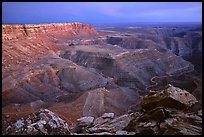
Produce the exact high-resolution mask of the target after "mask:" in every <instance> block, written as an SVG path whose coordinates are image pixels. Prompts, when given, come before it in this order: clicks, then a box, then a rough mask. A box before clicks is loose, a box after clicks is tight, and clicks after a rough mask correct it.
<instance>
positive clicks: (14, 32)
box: [2, 23, 96, 40]
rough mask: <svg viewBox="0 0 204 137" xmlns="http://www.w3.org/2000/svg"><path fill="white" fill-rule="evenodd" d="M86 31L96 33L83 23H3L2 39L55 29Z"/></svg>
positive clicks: (17, 37) (29, 35)
mask: <svg viewBox="0 0 204 137" xmlns="http://www.w3.org/2000/svg"><path fill="white" fill-rule="evenodd" d="M71 30H74V31H75V32H79V31H86V32H87V33H96V31H95V30H94V28H93V27H91V26H88V25H84V24H81V23H63V24H62V23H58V24H16V25H2V39H3V40H13V39H20V38H25V37H36V36H38V35H39V34H43V33H47V32H55V31H61V32H62V31H71Z"/></svg>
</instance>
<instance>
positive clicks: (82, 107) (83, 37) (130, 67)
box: [2, 23, 202, 134]
mask: <svg viewBox="0 0 204 137" xmlns="http://www.w3.org/2000/svg"><path fill="white" fill-rule="evenodd" d="M169 84H171V85H173V86H170V87H172V88H170V89H171V91H172V92H173V93H174V91H179V93H180V89H182V94H185V93H186V94H187V93H188V94H190V98H191V99H192V98H193V102H194V103H193V104H196V105H195V106H199V107H198V108H196V111H195V113H196V115H198V116H200V112H201V111H202V109H201V107H200V106H202V30H201V29H200V28H199V27H198V28H197V27H196V28H195V27H189V28H188V27H187V28H185V27H159V28H157V27H135V28H134V27H127V28H126V27H115V28H112V29H110V28H109V29H105V28H102V29H98V30H96V29H95V28H94V27H92V26H89V25H84V24H82V23H58V24H56V23H53V24H4V25H2V114H3V116H2V117H3V122H2V123H3V124H2V125H3V129H2V131H3V133H4V134H15V133H14V132H13V131H12V132H9V131H8V130H17V131H18V129H21V127H22V126H21V127H20V128H18V127H17V129H16V127H15V126H13V125H12V124H10V123H15V122H18V123H21V125H22V120H20V121H19V119H21V118H23V117H24V119H26V118H25V117H30V116H32V117H33V116H34V117H36V118H37V119H39V117H40V118H41V115H39V116H38V114H39V113H43V114H42V115H46V116H47V115H51V117H52V118H53V117H54V118H56V117H57V118H56V119H54V120H55V121H56V122H60V123H62V125H61V126H63V128H61V126H59V125H58V127H57V128H59V129H62V130H60V131H59V132H58V129H56V131H55V130H54V131H53V132H50V134H73V132H75V131H76V132H77V131H78V128H76V127H77V126H79V125H77V123H78V124H79V121H83V118H82V119H80V120H79V118H81V117H85V118H86V117H91V119H92V118H94V119H96V118H99V119H100V118H101V117H102V116H103V115H104V113H107V114H109V113H111V115H112V114H114V117H116V118H120V117H122V116H124V117H126V118H127V119H128V120H127V121H125V123H124V126H123V127H122V128H119V129H117V130H123V128H125V129H127V132H131V131H133V132H134V133H132V132H131V133H130V134H142V131H139V130H140V128H136V127H138V124H139V125H141V123H138V122H136V123H135V121H137V120H135V119H138V118H136V116H134V118H130V117H132V115H135V114H136V113H137V111H138V112H139V114H138V113H137V115H138V116H137V117H139V119H141V117H142V115H143V114H144V115H146V113H148V111H151V110H153V109H159V114H160V112H161V108H158V107H161V106H163V104H164V103H163V104H162V103H161V102H160V101H159V103H161V104H162V105H161V106H155V105H154V104H155V102H151V96H152V94H153V91H158V94H157V93H154V94H155V96H156V95H160V94H159V93H160V91H162V94H164V93H163V91H165V89H166V88H167V86H168V85H169ZM174 86H175V87H178V88H175V87H174ZM183 90H185V91H183ZM172 92H169V94H171V93H172ZM179 93H178V94H177V92H176V94H173V95H172V96H176V97H175V98H176V101H175V102H177V101H181V104H184V106H186V104H185V102H183V101H182V98H180V96H179ZM191 94H192V95H191ZM147 96H148V97H147ZM149 96H150V97H149ZM172 96H171V97H172ZM171 97H170V98H171ZM167 98H168V97H167ZM175 98H173V99H175ZM159 99H160V98H159ZM187 99H188V98H187ZM184 100H185V99H184ZM168 101H169V102H170V104H171V100H167V101H165V102H168ZM144 102H150V103H149V104H148V103H147V104H148V105H147V106H145V105H144ZM175 102H172V104H174V105H175ZM195 102H196V103H195ZM159 103H158V104H159ZM167 104H169V103H167ZM151 106H152V107H151ZM178 106H179V105H178ZM164 107H165V108H164V109H165V110H164V111H168V113H171V115H172V117H174V116H175V117H176V116H177V115H178V117H181V119H183V117H182V115H185V116H186V117H190V116H188V115H190V114H187V112H186V111H185V112H182V111H183V110H182V111H181V112H180V108H179V112H178V114H174V112H173V110H169V109H166V108H168V107H169V106H164ZM147 108H149V109H148V110H147ZM176 109H178V108H176ZM144 110H145V111H144ZM143 111H144V112H143ZM162 111H163V110H162ZM183 113H185V114H183ZM197 113H199V114H197ZM107 114H106V115H107ZM130 114H131V116H130ZM36 115H37V116H36ZM55 115H56V116H55ZM147 115H149V113H148V114H147ZM48 117H50V116H48ZM192 117H193V116H192ZM195 117H196V116H195ZM201 117H202V114H201ZM43 118H45V116H44V117H43ZM168 118H169V119H170V118H171V117H168ZM8 119H9V121H8ZM62 119H63V120H62ZM149 119H150V120H151V118H149ZM172 119H173V118H172ZM172 119H171V121H172ZM27 120H29V119H27ZM89 120H90V118H89ZM173 120H174V119H173ZM199 120H200V119H199ZM31 121H32V122H33V120H31ZM45 121H46V120H45ZM107 121H109V122H110V123H109V125H107V126H108V127H109V126H111V121H110V120H107ZM119 121H120V120H119ZM34 122H36V120H34ZM41 122H42V121H41ZM43 122H44V121H43ZM92 122H93V120H92ZM130 122H131V123H132V124H133V125H135V126H136V127H135V126H132V125H131V123H130ZM143 122H144V121H143ZM185 122H186V121H185ZM199 122H200V121H199ZM199 122H198V124H197V125H196V126H198V127H196V128H199V131H195V132H190V131H188V132H187V131H186V132H185V129H182V132H177V130H175V131H174V130H172V129H171V128H167V131H160V130H158V129H156V130H155V129H152V127H151V132H154V134H163V133H165V134H173V133H175V134H188V133H191V134H201V131H200V123H199ZM45 123H46V122H45ZM116 123H117V122H116ZM166 123H167V124H168V122H166ZM186 123H187V124H190V125H191V124H192V123H193V122H192V123H189V122H188V121H187V122H186ZM37 124H38V126H39V127H40V128H39V130H40V131H42V133H37V132H35V133H33V132H31V128H30V127H29V130H28V131H29V133H28V132H26V133H24V132H21V131H20V130H19V132H18V134H32V133H33V134H48V133H47V131H45V130H44V129H42V124H39V122H37ZM159 124H160V125H161V123H159ZM177 124H178V123H177ZM179 124H182V123H179ZM14 125H15V124H14ZM23 125H25V124H23ZM67 125H69V126H67ZM101 125H102V124H101ZM144 125H145V124H144V123H143V126H144ZM155 125H158V123H157V124H155ZM50 126H51V125H50ZM86 126H87V125H86ZM175 126H176V125H175ZM8 127H9V128H8ZM68 127H69V128H70V129H72V130H71V131H70V129H68ZM79 127H80V126H79ZM82 127H83V126H82ZM93 127H94V126H93ZM139 127H140V126H139ZM146 127H149V126H146ZM167 127H168V126H167ZM11 128H12V129H11ZM88 128H89V127H88ZM94 128H101V127H100V126H99V127H97V126H95V127H94ZM32 130H34V129H32ZM47 130H48V129H47ZM80 130H81V131H82V130H84V129H80ZM89 130H90V129H89ZM94 130H95V129H94ZM149 130H150V129H149ZM85 132H86V130H84V131H83V132H82V133H84V134H88V133H89V132H90V133H91V132H92V131H89V132H88V133H85ZM101 132H102V131H101ZM106 132H108V131H106ZM115 132H116V131H115V130H114V133H115ZM147 132H149V131H147ZM120 133H121V132H120ZM122 133H124V132H122ZM125 133H126V132H125ZM76 134H78V133H76ZM79 134H81V132H80V133H79ZM107 134H109V133H107ZM110 134H111V133H110Z"/></svg>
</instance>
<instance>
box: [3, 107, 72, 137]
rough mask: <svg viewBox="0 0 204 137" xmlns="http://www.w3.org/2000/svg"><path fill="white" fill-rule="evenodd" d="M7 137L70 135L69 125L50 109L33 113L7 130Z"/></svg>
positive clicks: (12, 124)
mask: <svg viewBox="0 0 204 137" xmlns="http://www.w3.org/2000/svg"><path fill="white" fill-rule="evenodd" d="M5 134H7V135H69V134H71V132H70V130H69V128H68V124H67V123H66V122H65V121H64V120H62V119H61V118H60V117H58V116H57V115H55V114H54V113H53V112H51V111H50V110H48V109H41V110H40V111H39V112H36V113H31V114H29V115H28V116H26V117H22V118H20V119H18V120H17V121H16V122H15V123H11V124H10V125H9V126H8V127H7V128H6V133H5Z"/></svg>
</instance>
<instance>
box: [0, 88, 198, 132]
mask: <svg viewBox="0 0 204 137" xmlns="http://www.w3.org/2000/svg"><path fill="white" fill-rule="evenodd" d="M141 103H142V104H141V105H142V108H141V110H140V111H139V112H131V113H128V114H125V115H122V116H115V114H114V113H104V114H103V115H101V116H100V117H97V118H96V117H95V118H94V117H92V116H85V117H82V118H79V119H78V120H77V124H76V126H75V127H74V128H72V130H69V128H68V124H67V123H66V122H65V121H64V120H62V119H61V118H59V117H58V116H57V115H56V114H54V113H53V112H51V111H49V110H47V109H44V110H41V111H40V112H38V113H35V114H30V115H28V117H26V118H25V117H23V118H20V119H18V120H17V121H15V122H14V123H12V124H10V125H8V126H7V128H6V132H3V134H17V135H22V134H29V135H65V134H72V135H201V134H202V109H201V107H199V104H198V101H197V100H196V99H195V97H194V96H193V95H192V94H190V93H188V92H187V91H185V90H181V89H179V88H176V87H173V86H172V85H169V87H168V88H166V89H165V90H162V91H152V92H150V93H149V95H147V96H145V97H144V99H143V100H142V102H141ZM171 104H174V105H171ZM178 106H179V107H178ZM181 106H182V107H183V109H182V108H181ZM5 117H7V118H8V117H9V116H5Z"/></svg>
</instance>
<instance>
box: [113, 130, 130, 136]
mask: <svg viewBox="0 0 204 137" xmlns="http://www.w3.org/2000/svg"><path fill="white" fill-rule="evenodd" d="M115 134H116V135H128V132H127V131H123V130H118V131H116V133H115Z"/></svg>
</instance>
